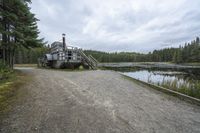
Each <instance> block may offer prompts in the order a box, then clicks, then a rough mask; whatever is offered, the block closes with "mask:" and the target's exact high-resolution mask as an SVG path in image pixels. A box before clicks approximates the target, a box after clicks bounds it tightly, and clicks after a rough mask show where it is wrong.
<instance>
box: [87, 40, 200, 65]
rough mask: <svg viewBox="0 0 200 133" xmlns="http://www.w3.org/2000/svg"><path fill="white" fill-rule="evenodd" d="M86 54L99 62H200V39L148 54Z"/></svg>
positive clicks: (90, 51)
mask: <svg viewBox="0 0 200 133" xmlns="http://www.w3.org/2000/svg"><path fill="white" fill-rule="evenodd" d="M85 53H86V54H88V55H89V54H90V55H92V56H93V57H95V58H96V59H97V60H98V61H99V62H173V63H190V62H200V39H199V37H197V38H196V39H195V40H193V41H191V42H190V43H185V45H184V46H182V45H180V46H179V48H165V49H161V50H154V51H153V52H149V53H148V54H140V53H135V52H115V53H108V52H101V51H93V50H85Z"/></svg>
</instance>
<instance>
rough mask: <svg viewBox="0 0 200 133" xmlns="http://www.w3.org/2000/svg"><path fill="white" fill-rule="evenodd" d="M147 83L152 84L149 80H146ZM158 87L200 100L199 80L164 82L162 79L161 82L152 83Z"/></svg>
mask: <svg viewBox="0 0 200 133" xmlns="http://www.w3.org/2000/svg"><path fill="white" fill-rule="evenodd" d="M148 83H153V82H152V81H151V80H150V79H148ZM153 84H156V85H158V86H162V87H164V88H167V89H171V90H174V91H177V92H180V93H183V94H186V95H188V96H192V97H195V98H198V99H200V81H199V80H196V81H194V80H184V81H183V80H180V79H174V80H165V79H164V78H163V80H162V82H156V83H153Z"/></svg>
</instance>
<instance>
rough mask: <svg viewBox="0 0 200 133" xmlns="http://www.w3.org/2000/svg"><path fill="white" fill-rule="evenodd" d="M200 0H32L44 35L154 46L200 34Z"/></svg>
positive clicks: (134, 47)
mask: <svg viewBox="0 0 200 133" xmlns="http://www.w3.org/2000/svg"><path fill="white" fill-rule="evenodd" d="M199 5H200V0H32V5H31V7H32V11H33V12H34V13H35V14H36V17H37V18H38V19H40V21H39V22H38V26H39V29H40V31H41V34H40V35H41V37H45V39H46V40H47V41H48V42H49V43H52V42H53V41H57V40H60V39H61V34H62V33H66V35H67V40H68V42H69V43H70V44H72V45H76V46H79V47H82V48H84V49H94V50H103V51H137V52H148V51H151V50H153V49H160V48H164V47H170V46H175V47H177V46H178V45H179V44H181V43H183V42H185V41H189V40H191V39H194V38H195V37H196V36H199V35H200V8H199Z"/></svg>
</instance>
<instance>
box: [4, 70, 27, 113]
mask: <svg viewBox="0 0 200 133" xmlns="http://www.w3.org/2000/svg"><path fill="white" fill-rule="evenodd" d="M28 80H29V78H27V75H25V74H24V73H22V72H20V71H14V72H12V73H10V75H9V76H8V78H7V79H5V80H1V81H0V114H3V113H5V112H7V111H9V109H10V108H9V107H10V106H11V105H12V104H13V103H14V102H15V101H16V99H17V98H19V97H18V96H19V95H20V94H19V90H20V87H21V86H22V85H24V84H25V83H26V82H27V81H28Z"/></svg>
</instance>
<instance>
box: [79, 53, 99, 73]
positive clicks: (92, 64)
mask: <svg viewBox="0 0 200 133" xmlns="http://www.w3.org/2000/svg"><path fill="white" fill-rule="evenodd" d="M78 52H79V54H80V55H81V57H82V59H83V61H84V62H85V63H86V64H87V65H88V66H89V67H90V68H91V69H93V70H96V69H97V66H98V61H97V60H96V59H95V58H94V57H92V55H89V56H87V55H86V54H85V53H84V52H83V51H82V50H81V49H78Z"/></svg>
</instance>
